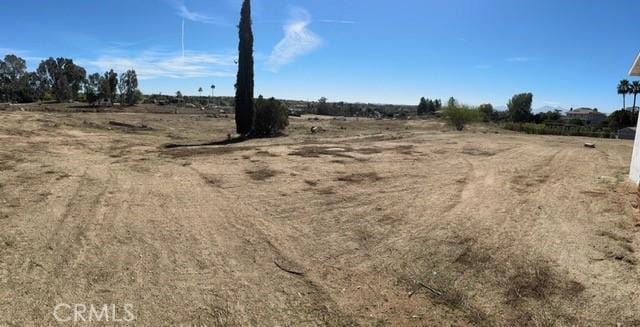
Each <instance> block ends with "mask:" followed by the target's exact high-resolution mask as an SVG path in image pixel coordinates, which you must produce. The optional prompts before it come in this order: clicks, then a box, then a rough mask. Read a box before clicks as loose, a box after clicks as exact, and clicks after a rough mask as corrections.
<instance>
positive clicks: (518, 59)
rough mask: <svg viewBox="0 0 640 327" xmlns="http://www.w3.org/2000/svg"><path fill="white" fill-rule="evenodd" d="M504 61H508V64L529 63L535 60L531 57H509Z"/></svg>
mask: <svg viewBox="0 0 640 327" xmlns="http://www.w3.org/2000/svg"><path fill="white" fill-rule="evenodd" d="M505 60H506V61H508V62H529V61H534V60H536V58H533V57H511V58H507V59H505Z"/></svg>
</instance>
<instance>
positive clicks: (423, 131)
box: [0, 112, 640, 326]
mask: <svg viewBox="0 0 640 327" xmlns="http://www.w3.org/2000/svg"><path fill="white" fill-rule="evenodd" d="M0 115H1V116H2V119H0V169H1V170H0V299H2V301H0V325H29V324H37V325H40V324H55V323H56V322H55V321H54V318H53V315H52V310H53V307H54V306H55V305H56V304H58V303H85V304H96V305H101V304H105V303H109V304H110V303H115V304H118V305H122V304H125V303H131V304H133V305H134V311H135V315H136V324H138V325H167V324H169V325H175V324H183V325H209V326H240V325H259V326H273V325H280V326H287V325H291V326H317V325H328V326H351V325H363V326H473V325H476V326H558V325H559V326H572V325H580V326H601V325H607V326H608V325H611V326H615V325H616V324H621V325H622V326H633V325H634V324H637V323H638V322H639V321H640V314H639V313H638V311H637V310H636V309H637V308H638V307H639V306H640V283H638V267H637V265H636V263H637V251H636V250H637V246H636V244H638V241H639V240H638V236H637V231H638V224H637V222H636V212H635V211H634V209H633V208H632V206H631V204H632V201H634V199H635V194H634V193H633V189H634V188H633V187H632V186H630V185H627V184H626V183H625V176H626V172H627V167H628V161H629V158H630V153H631V147H632V144H631V142H628V141H617V140H597V141H596V143H597V148H596V149H585V148H584V147H583V146H582V145H583V143H584V142H585V139H581V138H571V137H551V136H528V135H518V134H513V133H510V132H503V131H497V130H494V129H491V128H488V127H483V126H472V127H471V128H469V131H467V132H464V133H458V132H451V131H449V130H448V129H447V128H446V127H444V126H443V125H442V124H440V123H438V122H435V121H391V120H382V121H376V120H366V119H364V120H350V121H340V120H318V121H316V120H308V119H306V118H305V117H303V118H293V120H292V124H291V128H290V129H289V133H290V135H289V136H288V137H283V138H275V139H264V140H250V141H246V142H242V143H237V144H227V145H208V146H207V145H201V146H198V144H212V141H220V140H225V139H226V138H227V134H228V133H232V131H233V129H234V126H233V118H215V117H213V116H206V115H186V114H184V115H166V114H165V115H162V114H148V113H135V114H131V113H36V112H2V113H0ZM110 121H116V122H121V123H125V124H130V125H133V126H143V125H144V126H148V127H149V128H145V129H135V128H120V127H118V126H115V125H113V124H110V123H109V122H110ZM311 126H321V127H322V130H323V132H322V133H320V134H316V135H312V134H311V133H310V132H309V130H310V127H311ZM166 144H174V145H181V144H185V145H187V144H190V145H193V146H188V147H181V146H174V147H166V146H165V145H166Z"/></svg>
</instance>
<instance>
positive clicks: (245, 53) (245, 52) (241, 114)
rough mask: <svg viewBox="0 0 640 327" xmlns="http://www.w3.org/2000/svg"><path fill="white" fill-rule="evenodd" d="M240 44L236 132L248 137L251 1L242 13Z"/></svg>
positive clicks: (246, 1) (252, 116)
mask: <svg viewBox="0 0 640 327" xmlns="http://www.w3.org/2000/svg"><path fill="white" fill-rule="evenodd" d="M238 29H239V33H238V34H239V38H240V41H239V43H238V52H239V56H238V75H237V80H236V98H235V100H236V131H237V132H238V134H240V135H248V134H250V133H251V130H252V129H253V124H254V120H255V110H254V105H253V87H254V81H253V31H252V28H251V1H250V0H244V1H243V3H242V10H241V12H240V25H239V26H238Z"/></svg>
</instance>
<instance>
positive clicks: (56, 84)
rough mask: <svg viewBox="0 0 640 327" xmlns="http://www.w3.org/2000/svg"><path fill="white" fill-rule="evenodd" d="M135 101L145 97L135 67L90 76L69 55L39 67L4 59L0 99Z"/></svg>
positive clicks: (11, 57)
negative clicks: (28, 67) (28, 66)
mask: <svg viewBox="0 0 640 327" xmlns="http://www.w3.org/2000/svg"><path fill="white" fill-rule="evenodd" d="M118 96H119V98H120V99H119V100H120V102H122V103H126V104H128V105H133V104H135V103H136V102H137V101H139V100H140V99H141V98H142V93H141V92H140V90H138V77H137V75H136V72H135V70H133V69H131V70H127V71H126V72H124V73H123V74H121V75H120V76H118V74H117V73H116V72H114V71H113V69H111V70H109V71H108V72H105V73H104V74H102V75H101V74H98V73H94V74H91V75H88V76H87V72H86V70H85V69H84V68H83V67H81V66H79V65H77V64H75V63H74V62H73V60H72V59H69V58H55V59H54V58H48V59H46V60H42V61H41V62H40V64H39V65H38V68H37V69H36V70H35V71H32V72H30V71H28V70H27V63H26V61H25V60H24V59H22V58H20V57H18V56H16V55H14V54H8V55H6V56H5V57H4V59H3V60H0V101H6V102H19V103H27V102H35V101H42V100H56V101H59V102H65V101H75V100H84V101H87V102H88V103H90V104H95V103H96V102H97V101H98V100H101V99H104V100H108V101H110V102H112V103H113V102H115V101H116V100H117V98H118Z"/></svg>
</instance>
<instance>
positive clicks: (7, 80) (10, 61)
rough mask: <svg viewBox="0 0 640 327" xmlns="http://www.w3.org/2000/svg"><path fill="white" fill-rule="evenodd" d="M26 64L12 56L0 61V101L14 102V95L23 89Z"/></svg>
mask: <svg viewBox="0 0 640 327" xmlns="http://www.w3.org/2000/svg"><path fill="white" fill-rule="evenodd" d="M26 75H27V62H26V61H25V60H24V59H22V58H20V57H18V56H16V55H13V54H10V55H6V56H5V57H4V60H0V100H7V101H15V100H16V95H17V93H18V92H20V91H21V89H22V88H23V87H25V86H26V85H25V83H23V82H25V79H24V78H25V76H26Z"/></svg>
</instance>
